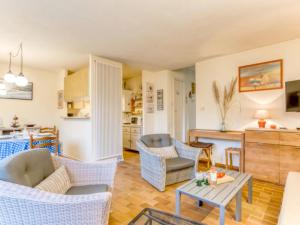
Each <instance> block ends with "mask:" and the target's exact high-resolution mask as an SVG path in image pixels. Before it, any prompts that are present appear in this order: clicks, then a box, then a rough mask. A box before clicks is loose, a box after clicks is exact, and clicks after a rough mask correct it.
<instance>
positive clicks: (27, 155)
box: [0, 149, 117, 225]
mask: <svg viewBox="0 0 300 225" xmlns="http://www.w3.org/2000/svg"><path fill="white" fill-rule="evenodd" d="M116 164H117V163H116V161H115V160H111V161H105V162H94V163H83V162H79V161H74V160H70V159H67V158H63V157H58V156H55V155H51V154H50V153H49V151H48V150H46V149H35V150H29V151H24V152H19V153H17V154H14V155H12V156H10V157H8V158H5V159H3V160H1V161H0V224H1V225H16V224H28V225H35V224H43V225H46V224H53V225H54V224H63V225H69V224H70V225H77V224H78V225H79V224H80V225H81V224H90V225H96V224H97V225H107V224H108V218H109V212H110V205H111V197H112V195H111V192H110V190H111V188H112V187H113V183H114V176H115V171H116ZM62 165H64V166H65V168H66V170H67V173H68V176H69V177H70V181H71V185H72V186H71V188H70V189H69V190H68V191H67V193H65V194H55V193H50V192H46V191H42V190H39V189H36V188H34V187H35V186H36V185H37V184H39V183H40V182H41V181H42V180H44V179H45V178H46V177H48V176H49V175H50V174H52V173H53V172H54V170H56V169H57V168H59V167H60V166H62Z"/></svg>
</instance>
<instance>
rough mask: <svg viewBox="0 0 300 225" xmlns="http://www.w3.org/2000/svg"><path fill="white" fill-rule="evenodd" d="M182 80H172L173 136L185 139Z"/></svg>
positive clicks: (180, 139)
mask: <svg viewBox="0 0 300 225" xmlns="http://www.w3.org/2000/svg"><path fill="white" fill-rule="evenodd" d="M184 113H185V105H184V82H183V81H181V80H177V79H175V80H174V137H175V138H176V139H177V140H179V141H183V142H184V141H185V114H184Z"/></svg>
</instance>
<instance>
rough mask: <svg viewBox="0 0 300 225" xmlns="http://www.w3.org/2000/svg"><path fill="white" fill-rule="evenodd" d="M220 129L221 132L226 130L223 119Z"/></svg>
mask: <svg viewBox="0 0 300 225" xmlns="http://www.w3.org/2000/svg"><path fill="white" fill-rule="evenodd" d="M220 131H221V132H225V131H226V127H225V120H222V123H221V129H220Z"/></svg>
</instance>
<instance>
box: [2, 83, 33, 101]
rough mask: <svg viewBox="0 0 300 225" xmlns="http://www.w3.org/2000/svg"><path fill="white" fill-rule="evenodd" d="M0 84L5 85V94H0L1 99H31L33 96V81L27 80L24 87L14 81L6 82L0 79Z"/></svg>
mask: <svg viewBox="0 0 300 225" xmlns="http://www.w3.org/2000/svg"><path fill="white" fill-rule="evenodd" d="M0 84H2V85H4V86H5V90H6V92H5V94H2V95H0V98H3V99H19V100H32V98H33V83H32V82H28V84H27V85H26V86H25V87H19V86H17V85H16V84H15V83H6V82H4V81H3V80H0Z"/></svg>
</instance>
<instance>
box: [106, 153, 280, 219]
mask: <svg viewBox="0 0 300 225" xmlns="http://www.w3.org/2000/svg"><path fill="white" fill-rule="evenodd" d="M124 157H125V161H124V162H121V163H120V164H119V166H118V170H117V174H116V180H115V187H114V191H113V201H112V212H111V214H110V220H109V224H110V225H126V224H128V222H129V221H130V220H132V219H133V218H134V217H135V216H136V215H137V214H138V213H139V212H140V211H141V210H142V209H143V208H146V207H150V208H156V209H159V210H163V211H168V212H171V213H174V212H175V190H176V188H177V187H179V186H181V185H183V184H184V182H183V183H179V184H175V185H170V186H167V188H166V191H165V192H159V191H157V190H156V189H155V188H154V187H153V186H151V185H150V184H149V183H147V182H146V181H145V180H143V179H142V177H141V175H140V164H139V155H138V154H137V153H133V152H128V151H125V153H124ZM201 168H202V167H201ZM201 168H200V169H201ZM203 168H205V165H204V167H203ZM282 194H283V187H282V186H279V185H275V184H271V183H267V182H261V181H257V180H253V204H248V203H247V185H246V186H245V188H244V189H243V204H242V221H241V222H236V221H235V220H234V213H235V201H234V200H233V201H231V203H230V204H229V206H228V207H227V208H226V218H225V222H226V225H237V224H239V225H242V224H247V225H249V224H250V225H275V224H277V219H278V215H279V212H280V206H281V201H282ZM181 208H182V214H183V215H184V216H185V217H187V218H189V219H192V220H195V221H200V222H203V223H205V224H209V225H218V224H219V209H217V208H213V207H211V206H209V205H206V204H204V206H203V207H201V208H199V207H197V204H196V201H195V200H194V199H191V198H189V197H187V196H182V204H181Z"/></svg>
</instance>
